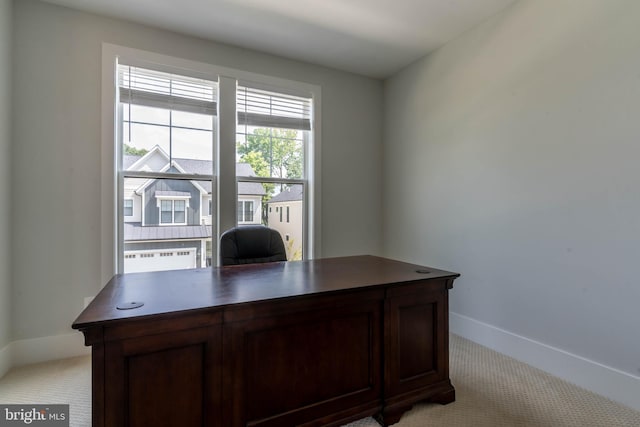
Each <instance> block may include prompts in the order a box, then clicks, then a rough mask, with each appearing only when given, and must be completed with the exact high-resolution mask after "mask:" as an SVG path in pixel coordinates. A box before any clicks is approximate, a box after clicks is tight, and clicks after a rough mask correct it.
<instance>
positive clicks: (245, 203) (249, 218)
mask: <svg viewBox="0 0 640 427" xmlns="http://www.w3.org/2000/svg"><path fill="white" fill-rule="evenodd" d="M253 222H254V217H253V201H252V200H241V201H239V202H238V224H242V223H253Z"/></svg>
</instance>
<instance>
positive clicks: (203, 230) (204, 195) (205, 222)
mask: <svg viewBox="0 0 640 427" xmlns="http://www.w3.org/2000/svg"><path fill="white" fill-rule="evenodd" d="M210 190H211V181H192V180H175V179H151V180H150V179H141V178H136V179H133V178H126V179H125V180H124V193H125V194H124V196H125V197H126V198H128V199H131V200H132V202H133V206H132V208H133V212H134V215H133V216H132V217H128V218H127V219H126V220H125V221H124V223H123V234H124V265H123V267H124V272H125V273H129V272H137V271H157V270H174V269H182V268H200V267H207V266H210V265H211V263H212V260H211V256H212V249H211V248H212V246H211V224H212V218H211V215H210V214H209V212H208V211H209V201H210V200H211V195H210V194H209V191H210ZM171 195H174V197H178V196H179V197H181V199H173V200H172V199H158V197H171ZM185 197H189V198H188V200H185V199H184V198H185Z"/></svg>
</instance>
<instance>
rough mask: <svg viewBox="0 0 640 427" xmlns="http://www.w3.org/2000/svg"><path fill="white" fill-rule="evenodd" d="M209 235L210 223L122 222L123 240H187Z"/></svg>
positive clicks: (204, 237)
mask: <svg viewBox="0 0 640 427" xmlns="http://www.w3.org/2000/svg"><path fill="white" fill-rule="evenodd" d="M208 237H211V226H210V225H171V226H162V225H151V226H149V225H146V226H144V227H143V226H142V224H140V223H139V222H125V223H124V240H125V241H128V242H129V241H145V240H175V239H180V240H187V239H206V238H208Z"/></svg>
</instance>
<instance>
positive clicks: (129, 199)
mask: <svg viewBox="0 0 640 427" xmlns="http://www.w3.org/2000/svg"><path fill="white" fill-rule="evenodd" d="M126 202H131V215H127V214H125V213H124V209H125V208H126V206H123V212H122V216H123V217H131V216H133V213H134V212H133V203H134V202H133V199H132V198H130V197H127V198H126V199H124V203H126Z"/></svg>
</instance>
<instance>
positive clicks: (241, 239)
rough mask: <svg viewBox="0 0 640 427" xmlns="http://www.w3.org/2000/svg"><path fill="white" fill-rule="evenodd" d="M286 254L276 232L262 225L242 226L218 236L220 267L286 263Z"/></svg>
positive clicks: (280, 238)
mask: <svg viewBox="0 0 640 427" xmlns="http://www.w3.org/2000/svg"><path fill="white" fill-rule="evenodd" d="M286 260H287V252H286V250H285V248H284V243H283V242H282V237H281V236H280V233H279V232H278V231H277V230H274V229H272V228H268V227H265V226H264V225H242V226H239V227H234V228H232V229H230V230H227V231H225V232H224V233H222V236H220V263H221V264H222V265H240V264H256V263H263V262H276V261H286Z"/></svg>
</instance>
